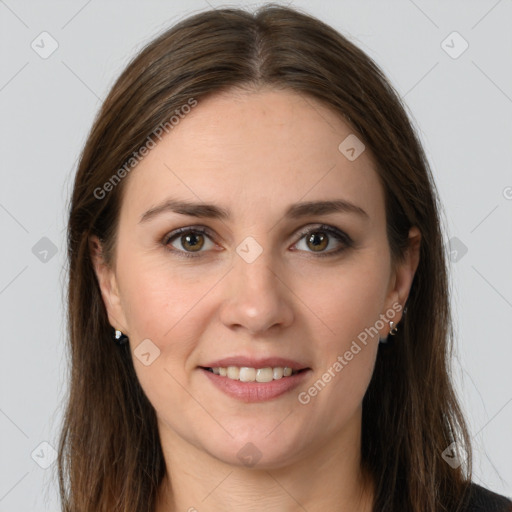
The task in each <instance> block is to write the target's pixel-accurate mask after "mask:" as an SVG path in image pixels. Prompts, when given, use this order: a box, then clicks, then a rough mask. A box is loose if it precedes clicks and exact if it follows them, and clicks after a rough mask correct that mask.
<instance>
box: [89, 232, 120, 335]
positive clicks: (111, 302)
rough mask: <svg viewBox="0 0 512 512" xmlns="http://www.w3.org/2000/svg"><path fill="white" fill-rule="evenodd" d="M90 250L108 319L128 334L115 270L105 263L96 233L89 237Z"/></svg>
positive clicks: (113, 325)
mask: <svg viewBox="0 0 512 512" xmlns="http://www.w3.org/2000/svg"><path fill="white" fill-rule="evenodd" d="M89 251H90V254H91V260H92V262H93V266H94V271H95V273H96V277H97V279H98V284H99V287H100V291H101V296H102V298H103V303H104V304H105V308H106V310H107V314H108V321H109V323H110V325H111V326H112V327H114V328H115V329H119V330H120V331H122V332H123V333H124V334H127V330H126V327H127V324H126V318H125V315H124V312H123V307H122V305H121V296H120V294H119V287H118V283H117V278H116V275H115V271H114V270H113V269H112V268H110V267H109V266H108V265H107V264H106V263H105V260H104V258H103V246H102V244H101V242H100V240H99V239H98V237H97V236H95V235H91V236H90V237H89Z"/></svg>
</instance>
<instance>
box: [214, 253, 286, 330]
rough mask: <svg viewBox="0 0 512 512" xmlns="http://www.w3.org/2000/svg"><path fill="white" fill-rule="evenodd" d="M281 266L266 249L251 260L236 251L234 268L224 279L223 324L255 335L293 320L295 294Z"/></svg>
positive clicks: (221, 313) (221, 315)
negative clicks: (248, 260) (249, 261)
mask: <svg viewBox="0 0 512 512" xmlns="http://www.w3.org/2000/svg"><path fill="white" fill-rule="evenodd" d="M279 268H280V267H279V265H278V264H277V263H276V261H273V260H272V258H271V255H270V251H266V250H264V251H263V252H262V253H261V254H260V255H259V256H258V257H257V258H256V260H255V261H252V262H251V263H248V262H247V261H245V260H244V259H243V258H242V257H240V256H239V255H238V254H234V258H233V268H232V269H231V271H230V272H229V273H228V275H227V276H226V279H225V280H224V281H225V292H224V301H223V304H222V307H221V312H220V318H221V321H222V322H223V323H224V325H226V326H227V327H229V328H230V329H238V330H243V329H245V330H246V331H247V332H249V333H250V334H252V335H255V334H261V333H264V332H265V331H267V330H269V329H270V328H272V327H273V328H277V327H278V326H279V327H281V328H284V327H287V326H289V325H290V324H291V323H292V322H293V317H294V314H293V308H292V298H293V293H292V291H291V290H290V288H289V286H290V285H289V284H287V283H286V280H287V279H286V277H285V276H284V272H283V271H282V270H281V271H280V270H279Z"/></svg>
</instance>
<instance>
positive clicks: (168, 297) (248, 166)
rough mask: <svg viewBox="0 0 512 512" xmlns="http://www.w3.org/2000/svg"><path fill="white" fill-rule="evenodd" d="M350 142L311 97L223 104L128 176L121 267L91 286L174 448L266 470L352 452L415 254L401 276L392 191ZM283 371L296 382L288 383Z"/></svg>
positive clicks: (273, 96) (215, 101)
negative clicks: (327, 451) (390, 234)
mask: <svg viewBox="0 0 512 512" xmlns="http://www.w3.org/2000/svg"><path fill="white" fill-rule="evenodd" d="M347 137H350V138H349V139H347V140H346V141H345V139H346V138H347ZM353 137H354V135H353V131H352V130H351V128H350V127H349V126H348V125H347V124H345V123H344V122H343V121H342V120H341V119H340V118H339V117H338V116H337V115H336V114H335V113H333V112H332V111H330V110H329V109H327V108H325V107H324V106H322V105H321V104H320V103H318V102H317V101H315V100H314V99H312V98H310V97H304V96H302V95H299V94H296V93H293V92H290V91H273V90H268V89H266V90H262V91H259V92H252V93H237V94H236V95H235V94H234V93H229V94H223V95H217V96H212V97H210V98H208V99H206V100H201V101H199V102H198V105H197V106H196V107H195V108H194V109H192V111H191V112H190V113H189V114H187V115H186V116H184V118H183V119H182V120H181V121H180V123H179V124H178V125H177V126H175V127H174V129H173V130H172V131H171V132H170V133H169V135H167V136H166V137H164V138H163V139H162V141H161V142H160V143H158V144H157V145H156V147H154V148H153V149H151V150H150V151H149V153H148V154H147V155H146V156H145V157H144V159H143V160H142V161H141V163H140V164H139V165H138V166H137V167H136V168H135V169H134V170H133V171H131V173H130V175H129V176H128V177H127V178H125V179H126V180H127V182H126V183H125V184H124V185H126V189H125V191H124V192H125V195H124V198H123V203H122V208H121V213H120V224H119V232H118V239H117V259H116V265H115V271H109V270H105V269H102V268H101V267H100V266H97V272H98V276H99V278H100V284H101V289H102V293H103V298H104V301H105V304H106V306H107V309H108V313H109V320H110V322H111V324H112V325H113V326H114V327H116V328H117V329H121V330H122V331H123V332H124V333H125V334H127V335H128V336H129V339H130V348H131V350H132V352H133V359H134V366H135V370H136V373H137V377H138V379H139V380H140V384H141V386H142V388H143V389H144V392H145V394H146V395H147V397H148V399H149V400H150V402H151V403H152V405H153V406H154V408H155V410H156V414H157V417H158V423H159V430H160V435H161V440H162V445H163V447H164V449H165V447H166V446H167V447H172V448H173V449H175V450H179V449H180V447H188V449H190V450H193V451H195V452H197V453H196V455H197V454H199V457H203V456H211V457H214V458H215V459H218V460H221V461H224V462H227V463H230V464H235V465H252V464H254V463H256V462H257V463H258V465H259V466H260V467H269V468H270V467H279V466H284V465H286V464H289V463H291V462H297V461H299V460H301V459H304V458H305V457H306V456H308V454H309V455H311V454H312V453H315V451H316V450H318V449H320V448H322V447H325V446H327V445H330V446H335V445H334V444H333V443H335V442H338V441H339V440H340V439H349V437H347V436H349V434H350V439H352V440H354V439H356V437H354V436H357V435H358V432H359V430H360V418H361V416H360V415H361V403H362V400H363V396H364V394H365V391H366V389H367V387H368V384H369V381H370V378H371V375H372V371H373V367H374V362H375V357H376V352H377V347H378V341H379V336H381V337H384V336H386V335H387V334H388V332H389V322H388V320H393V321H394V322H395V323H397V322H398V321H399V320H400V318H401V316H402V312H401V308H402V306H403V305H404V303H405V301H406V299H407V295H408V293H409V288H410V285H411V282H412V278H413V275H414V271H415V269H416V265H417V257H416V256H417V255H416V256H415V254H416V253H415V252H411V256H410V257H408V258H406V259H405V261H404V263H403V264H402V265H401V266H400V267H398V269H396V270H392V266H391V257H390V249H389V245H388V240H387V237H386V220H385V209H384V192H383V188H382V186H381V184H380V182H379V180H378V177H377V174H376V171H375V168H374V161H373V157H372V156H371V154H370V151H369V149H368V148H366V149H364V150H363V151H362V152H361V149H363V147H361V146H359V145H358V142H357V140H355V139H353ZM344 141H345V142H344ZM340 144H341V149H340ZM350 148H353V150H352V149H350ZM170 201H173V202H184V203H185V202H186V203H194V204H208V205H211V207H203V208H199V207H190V208H188V207H187V208H184V207H178V206H177V207H176V210H177V211H173V207H172V203H170ZM327 201H329V202H331V201H336V202H339V203H338V206H339V208H338V209H334V208H332V207H329V208H323V207H321V205H320V206H316V207H315V206H314V205H315V204H316V203H317V202H318V203H320V202H327ZM167 202H169V203H168V205H169V207H168V208H160V207H161V206H162V205H165V204H166V203H167ZM344 203H346V205H345V207H343V204H344ZM308 205H309V206H308ZM324 206H325V205H324ZM155 208H157V209H158V210H157V211H154V210H153V209H155ZM152 210H153V212H152V213H150V214H147V212H148V211H152ZM186 210H188V213H186ZM194 212H195V213H194ZM219 212H223V213H225V216H221V215H220V213H219ZM322 226H323V227H322ZM178 229H181V230H182V231H183V232H182V233H179V234H176V233H177V230H178ZM189 230H190V231H189ZM413 234H414V233H413ZM416 240H418V237H417V239H416ZM187 256H188V257H187ZM377 331H378V332H377ZM224 359H230V360H226V361H221V360H224ZM273 359H274V360H273ZM278 359H286V360H289V361H279V360H278ZM219 361H220V362H219ZM287 365H289V366H290V367H293V368H294V369H297V370H302V371H301V372H300V373H298V374H297V375H292V376H283V377H281V378H278V377H279V376H280V375H281V374H282V373H283V371H285V372H287V371H288V370H282V369H279V367H284V366H287ZM212 366H213V367H215V368H217V367H222V368H226V367H228V366H230V367H235V369H233V368H231V369H230V370H227V372H228V374H229V375H231V376H236V375H237V370H238V368H236V367H248V368H254V369H255V370H257V369H261V368H272V370H268V369H267V370H262V371H260V372H256V371H254V370H252V369H249V370H247V369H244V370H242V371H241V374H240V377H241V378H242V379H253V378H255V377H257V378H258V380H263V381H265V380H269V378H271V379H272V380H271V381H270V382H242V381H240V380H234V379H231V378H230V377H229V376H223V375H220V374H219V375H217V374H216V373H220V372H222V373H224V370H215V372H216V373H215V374H214V373H212V372H210V371H208V370H206V369H205V368H207V367H212ZM274 368H277V369H276V370H275V377H276V378H275V379H274ZM240 377H239V378H240ZM336 440H338V441H336ZM186 450H187V449H185V451H184V453H185V452H186ZM203 460H204V459H203Z"/></svg>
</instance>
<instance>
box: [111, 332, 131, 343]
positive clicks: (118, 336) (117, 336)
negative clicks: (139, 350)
mask: <svg viewBox="0 0 512 512" xmlns="http://www.w3.org/2000/svg"><path fill="white" fill-rule="evenodd" d="M113 338H114V342H115V343H116V345H124V344H125V343H127V342H128V336H126V334H123V333H122V332H121V331H119V330H118V329H114V336H113Z"/></svg>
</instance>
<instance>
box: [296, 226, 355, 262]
mask: <svg viewBox="0 0 512 512" xmlns="http://www.w3.org/2000/svg"><path fill="white" fill-rule="evenodd" d="M301 244H303V245H304V246H305V247H300V245H301ZM353 245H354V242H353V241H352V238H350V236H349V235H347V234H346V233H345V232H343V231H340V230H339V229H338V228H335V227H331V226H327V225H321V226H317V227H315V228H313V229H311V228H309V229H307V230H305V231H302V233H300V239H299V241H298V242H297V243H296V244H295V246H296V248H297V249H299V250H300V251H302V252H306V253H310V254H311V253H315V256H319V257H323V256H336V255H337V254H341V253H342V252H343V251H345V250H347V249H349V248H351V247H353ZM330 246H332V247H330ZM328 247H329V249H330V250H326V249H327V248H328Z"/></svg>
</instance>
